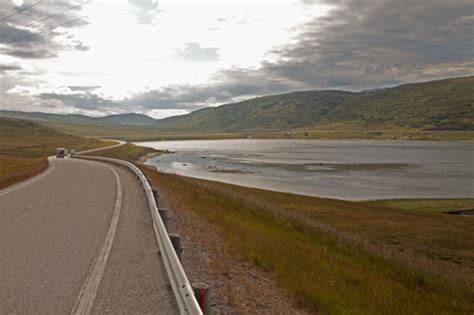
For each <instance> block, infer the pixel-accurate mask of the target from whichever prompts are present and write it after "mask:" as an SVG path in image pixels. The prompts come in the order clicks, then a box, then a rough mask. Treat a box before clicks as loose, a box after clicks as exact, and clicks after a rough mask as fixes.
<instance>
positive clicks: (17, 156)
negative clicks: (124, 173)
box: [0, 117, 107, 188]
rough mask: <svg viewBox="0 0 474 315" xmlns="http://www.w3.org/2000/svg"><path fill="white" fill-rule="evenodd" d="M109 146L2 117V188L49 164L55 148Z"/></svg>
mask: <svg viewBox="0 0 474 315" xmlns="http://www.w3.org/2000/svg"><path fill="white" fill-rule="evenodd" d="M104 145H107V143H105V142H103V141H99V140H96V139H86V138H81V137H76V136H73V135H69V134H65V133H62V132H59V131H57V130H54V129H51V128H48V127H45V126H42V125H40V124H38V123H35V122H32V121H26V120H19V119H11V118H1V117H0V188H3V187H5V186H8V185H10V184H13V183H15V182H18V181H21V180H23V179H25V178H28V177H30V176H33V175H35V174H37V173H39V172H41V171H42V170H43V169H45V168H46V167H47V166H48V163H47V162H46V157H47V156H48V155H53V154H55V152H56V147H66V148H75V149H76V150H77V151H79V150H83V149H90V148H97V147H101V146H104Z"/></svg>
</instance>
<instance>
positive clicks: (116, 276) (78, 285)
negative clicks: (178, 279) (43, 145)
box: [0, 158, 178, 314]
mask: <svg viewBox="0 0 474 315" xmlns="http://www.w3.org/2000/svg"><path fill="white" fill-rule="evenodd" d="M0 266H1V268H0V314H10V313H22V314H64V313H73V314H88V313H122V314H123V313H129V314H131V313H133V314H137V313H140V314H141V313H160V314H169V313H177V312H178V311H177V308H176V305H175V301H174V297H173V294H172V291H171V288H170V286H169V283H168V280H167V276H166V274H165V270H164V267H163V266H162V263H161V259H160V257H159V254H158V244H157V243H156V240H155V237H154V231H153V225H152V220H151V215H150V211H149V209H148V206H147V202H146V198H145V194H144V192H143V189H142V187H141V186H140V184H139V183H138V181H137V180H136V179H135V178H134V177H132V175H130V174H129V173H127V172H126V171H124V170H122V169H119V168H115V167H112V166H110V165H108V164H103V163H99V162H94V161H85V160H78V159H69V158H66V159H59V160H57V159H55V158H50V167H49V168H48V170H46V171H45V172H44V173H42V174H40V175H39V176H37V177H35V178H33V179H31V180H28V181H26V182H23V183H20V184H18V185H15V186H12V187H10V188H7V189H4V190H2V191H0Z"/></svg>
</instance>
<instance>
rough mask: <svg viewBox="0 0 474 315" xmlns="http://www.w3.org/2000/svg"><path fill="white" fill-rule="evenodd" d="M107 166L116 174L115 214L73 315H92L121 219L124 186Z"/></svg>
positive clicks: (72, 312)
mask: <svg viewBox="0 0 474 315" xmlns="http://www.w3.org/2000/svg"><path fill="white" fill-rule="evenodd" d="M106 166H107V167H108V168H109V169H110V170H111V171H112V172H113V173H114V175H115V179H116V180H117V197H116V201H115V208H114V214H113V216H112V220H111V221H110V226H109V230H108V232H107V235H106V237H105V239H104V241H103V243H102V246H101V249H100V252H99V255H98V256H97V257H96V258H95V260H94V262H93V263H92V266H91V268H90V269H89V272H88V274H87V277H86V281H85V282H84V285H83V286H82V288H81V291H80V292H79V296H78V297H77V300H76V302H75V304H74V307H73V308H72V311H71V314H81V315H82V314H90V312H91V310H92V307H93V306H94V302H95V298H96V295H97V291H98V289H99V285H100V282H101V280H102V277H103V275H104V272H105V267H106V265H107V260H108V258H109V255H110V251H111V249H112V244H113V242H114V238H115V234H116V232H117V225H118V222H119V219H120V208H121V205H122V185H121V182H120V178H119V176H118V174H117V172H116V171H115V170H114V169H113V168H112V167H110V166H108V165H106Z"/></svg>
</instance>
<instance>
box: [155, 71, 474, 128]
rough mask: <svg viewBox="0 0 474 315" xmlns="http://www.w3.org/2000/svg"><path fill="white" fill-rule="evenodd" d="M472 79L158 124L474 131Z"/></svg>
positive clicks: (269, 103) (296, 98)
mask: <svg viewBox="0 0 474 315" xmlns="http://www.w3.org/2000/svg"><path fill="white" fill-rule="evenodd" d="M472 86H474V77H468V78H456V79H446V80H439V81H431V82H425V83H414V84H406V85H401V86H397V87H393V88H387V89H382V90H374V91H364V92H360V93H351V92H345V91H307V92H294V93H289V94H283V95H274V96H265V97H260V98H255V99H251V100H248V101H244V102H240V103H235V104H228V105H222V106H219V107H216V108H206V109H203V110H198V111H195V112H192V113H190V114H188V115H184V116H178V117H171V118H167V119H164V120H160V121H159V122H158V127H159V128H160V129H162V130H166V131H199V132H233V131H259V130H289V129H295V128H318V127H323V126H331V125H332V126H334V125H336V124H341V123H343V124H346V125H347V124H350V125H351V126H357V127H360V128H370V127H385V128H415V129H434V130H474V114H473V106H474V89H473V88H472Z"/></svg>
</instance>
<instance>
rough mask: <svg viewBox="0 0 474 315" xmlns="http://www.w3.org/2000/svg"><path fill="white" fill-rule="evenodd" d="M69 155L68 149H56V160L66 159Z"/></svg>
mask: <svg viewBox="0 0 474 315" xmlns="http://www.w3.org/2000/svg"><path fill="white" fill-rule="evenodd" d="M66 155H67V149H65V148H56V158H57V159H61V158H62V159H64V157H65V156H66Z"/></svg>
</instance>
